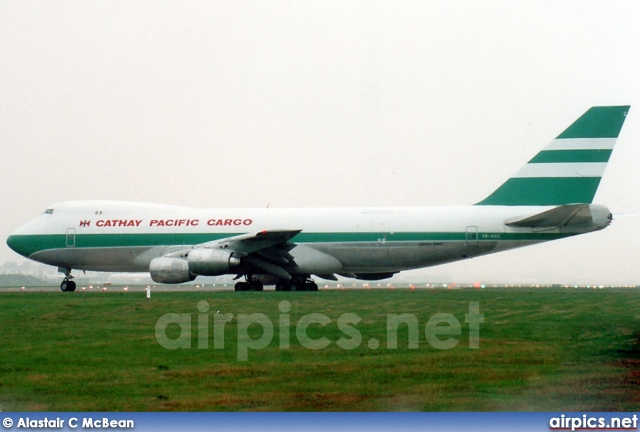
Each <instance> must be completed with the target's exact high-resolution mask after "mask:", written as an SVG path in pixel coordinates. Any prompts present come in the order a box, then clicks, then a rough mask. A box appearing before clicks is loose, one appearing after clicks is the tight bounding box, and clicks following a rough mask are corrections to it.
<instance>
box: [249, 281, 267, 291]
mask: <svg viewBox="0 0 640 432" xmlns="http://www.w3.org/2000/svg"><path fill="white" fill-rule="evenodd" d="M249 291H264V285H262V282H260V281H259V280H252V281H251V282H249Z"/></svg>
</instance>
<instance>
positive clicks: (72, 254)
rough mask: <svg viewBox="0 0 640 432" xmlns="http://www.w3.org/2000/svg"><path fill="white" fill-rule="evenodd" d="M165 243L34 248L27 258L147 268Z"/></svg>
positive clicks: (87, 266)
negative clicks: (159, 245) (140, 245)
mask: <svg viewBox="0 0 640 432" xmlns="http://www.w3.org/2000/svg"><path fill="white" fill-rule="evenodd" d="M165 250H166V247H112V248H65V249H48V250H44V251H40V252H36V253H34V254H33V255H31V256H30V257H29V258H30V259H33V260H34V261H38V262H41V263H44V264H49V265H53V266H57V267H68V268H72V269H76V270H94V271H110V272H148V271H149V263H150V262H151V260H152V259H153V258H156V257H159V256H161V255H162V254H163V252H164V251H165Z"/></svg>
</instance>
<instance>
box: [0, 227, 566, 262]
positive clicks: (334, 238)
mask: <svg viewBox="0 0 640 432" xmlns="http://www.w3.org/2000/svg"><path fill="white" fill-rule="evenodd" d="M232 235H237V234H228V233H225V234H215V233H197V234H196V233H183V234H78V235H76V242H75V246H74V247H73V248H75V249H82V248H118V247H154V246H191V245H197V244H201V243H206V242H209V241H213V240H219V239H223V238H227V237H230V236H232ZM571 235H573V234H568V233H483V232H480V233H479V234H478V240H479V241H496V240H511V241H514V240H524V241H548V240H556V239H559V238H564V237H569V236H571ZM9 241H10V242H11V247H12V248H14V250H16V252H19V253H20V254H22V255H23V256H27V257H28V256H31V255H33V254H34V253H37V252H40V251H44V250H52V249H67V244H66V241H67V236H66V235H64V234H55V235H14V236H11V237H10V240H9ZM291 241H292V242H293V243H307V244H320V243H325V244H326V243H342V244H347V243H354V244H356V243H376V242H379V243H385V244H387V245H389V246H391V245H392V243H393V242H417V243H422V242H450V241H457V242H459V241H467V233H466V232H394V233H389V232H377V233H376V232H366V233H354V232H344V233H304V232H303V233H300V234H298V235H297V236H296V237H294V238H293V239H292V240H291ZM70 249H71V248H70Z"/></svg>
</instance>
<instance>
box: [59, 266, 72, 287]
mask: <svg viewBox="0 0 640 432" xmlns="http://www.w3.org/2000/svg"><path fill="white" fill-rule="evenodd" d="M60 270H61V271H63V272H64V280H63V281H62V283H61V284H60V289H61V290H62V292H73V291H75V290H76V283H75V282H74V281H73V280H72V279H73V276H71V269H60Z"/></svg>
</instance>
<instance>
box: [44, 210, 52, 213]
mask: <svg viewBox="0 0 640 432" xmlns="http://www.w3.org/2000/svg"><path fill="white" fill-rule="evenodd" d="M44 214H53V209H46V210H45V211H44Z"/></svg>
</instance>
